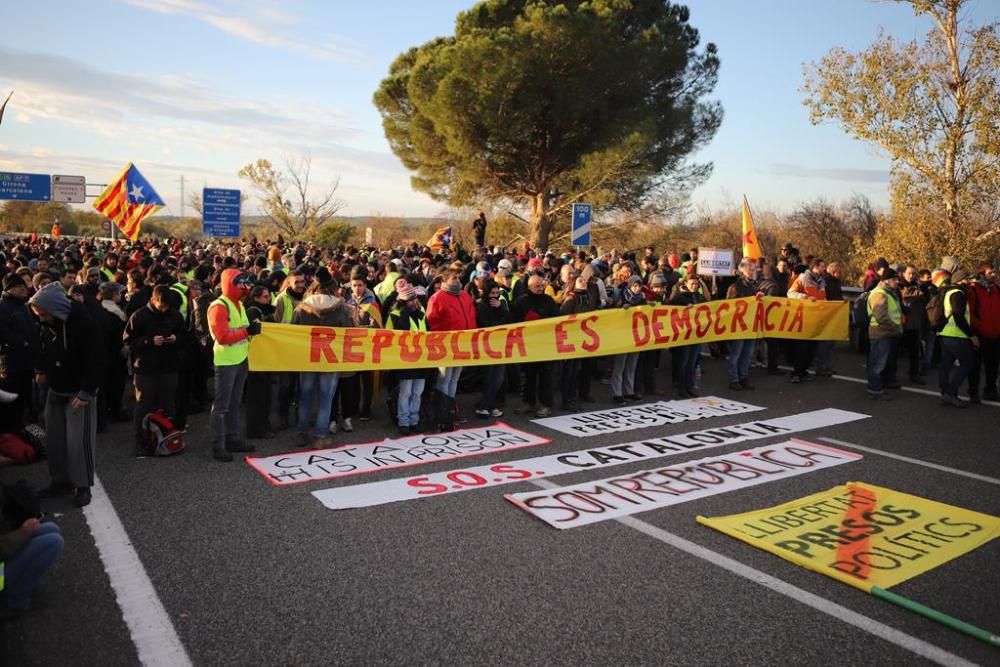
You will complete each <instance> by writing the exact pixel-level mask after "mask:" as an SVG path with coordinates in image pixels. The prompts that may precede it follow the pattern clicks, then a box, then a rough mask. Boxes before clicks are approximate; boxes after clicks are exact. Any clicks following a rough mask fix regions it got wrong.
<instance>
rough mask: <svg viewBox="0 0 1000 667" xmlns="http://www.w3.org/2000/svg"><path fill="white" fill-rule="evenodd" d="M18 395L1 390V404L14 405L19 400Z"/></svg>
mask: <svg viewBox="0 0 1000 667" xmlns="http://www.w3.org/2000/svg"><path fill="white" fill-rule="evenodd" d="M17 397H18V394H16V393H14V392H12V391H4V390H3V389H0V403H13V402H14V401H16V400H17Z"/></svg>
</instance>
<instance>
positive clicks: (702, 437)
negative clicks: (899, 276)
mask: <svg viewBox="0 0 1000 667" xmlns="http://www.w3.org/2000/svg"><path fill="white" fill-rule="evenodd" d="M867 418H868V415H864V414H861V413H859V412H848V411H846V410H837V409H834V408H826V409H825V410H815V411H813V412H803V413H801V414H797V415H789V416H787V417H777V418H775V419H767V420H762V421H754V422H747V423H745V424H735V425H732V426H721V427H718V428H710V429H705V430H703V431H693V432H690V433H681V434H679V435H670V436H663V437H658V438H648V439H646V440H637V441H635V442H629V443H625V444H622V445H607V446H604V447H594V448H593V449H581V450H578V451H575V452H566V453H565V454H549V455H546V456H536V457H534V458H530V459H520V460H518V461H510V462H508V463H498V464H495V465H487V466H476V467H473V468H463V469H460V470H452V471H444V472H435V473H431V474H428V475H421V476H414V477H401V478H399V479H387V480H384V481H380V482H370V483H368V484H354V485H352V486H340V487H336V488H332V489H322V490H320V491H313V495H314V496H316V498H318V499H319V501H320V502H322V503H323V504H324V505H325V506H326V507H328V508H329V509H332V510H342V509H350V508H354V507H371V506H373V505H383V504H386V503H394V502H398V501H400V500H414V499H416V498H428V497H431V496H441V495H445V494H448V493H458V492H460V491H470V490H472V489H485V488H488V487H491V486H500V485H502V484H512V483H515V482H522V481H524V480H527V479H537V478H539V477H551V476H552V475H564V474H566V473H571V472H579V471H581V470H596V469H600V468H609V467H611V466H619V465H624V464H626V463H633V462H635V461H647V460H651V459H659V458H664V457H667V456H674V455H676V454H684V453H686V452H691V451H698V450H702V449H712V448H715V447H724V446H725V445H732V444H736V443H739V442H746V441H750V440H761V439H763V438H769V437H772V436H777V435H784V436H787V435H789V434H791V433H796V432H800V431H808V430H810V429H816V428H824V427H827V426H834V425H836V424H844V423H847V422H851V421H856V420H859V419H867Z"/></svg>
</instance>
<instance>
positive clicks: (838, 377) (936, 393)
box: [778, 366, 1000, 408]
mask: <svg viewBox="0 0 1000 667" xmlns="http://www.w3.org/2000/svg"><path fill="white" fill-rule="evenodd" d="M778 368H781V369H783V370H786V371H790V370H792V367H791V366H778ZM830 377H832V378H833V379H834V380H844V381H845V382H854V383H855V384H865V385H866V384H868V380H865V379H864V378H856V377H851V376H850V375H840V374H836V375H831V376H830ZM900 389H902V390H903V391H908V392H910V393H912V394H923V395H924V396H940V395H941V392H939V391H934V390H933V389H921V388H919V387H907V386H906V385H904V386H902V387H900ZM982 404H983V405H990V406H993V407H995V408H1000V402H998V401H983V403H982Z"/></svg>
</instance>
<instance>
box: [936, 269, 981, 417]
mask: <svg viewBox="0 0 1000 667" xmlns="http://www.w3.org/2000/svg"><path fill="white" fill-rule="evenodd" d="M968 282H969V276H968V274H967V273H965V271H962V270H961V269H958V270H957V271H955V272H954V273H953V274H952V276H951V285H949V286H947V287H946V288H945V289H943V290H942V293H943V295H942V299H941V300H942V307H943V311H944V327H942V329H941V331H940V332H938V339H939V340H940V341H941V363H940V365H939V366H938V387H939V388H940V389H941V402H942V403H944V404H945V405H952V406H954V407H956V408H964V407H965V406H966V403H964V402H963V401H962V400H960V399H959V398H958V390H959V388H961V386H962V383H964V382H965V380H966V379H967V378H968V377H969V371H970V370H972V362H973V355H974V353H975V350H977V349H979V337H978V336H976V335H975V332H974V331H973V330H972V325H971V324H970V323H969V317H968V310H969V309H968V301H967V299H966V290H967V288H968Z"/></svg>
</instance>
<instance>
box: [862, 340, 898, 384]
mask: <svg viewBox="0 0 1000 667" xmlns="http://www.w3.org/2000/svg"><path fill="white" fill-rule="evenodd" d="M894 343H895V340H894V339H893V338H892V337H891V336H883V337H882V338H872V339H871V343H870V345H869V346H868V392H869V393H871V394H881V393H882V392H884V391H885V381H884V378H885V376H884V373H885V369H886V367H887V366H888V364H889V357H890V356H891V355H892V354H893V351H894V350H895V349H896V346H895V345H894Z"/></svg>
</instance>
